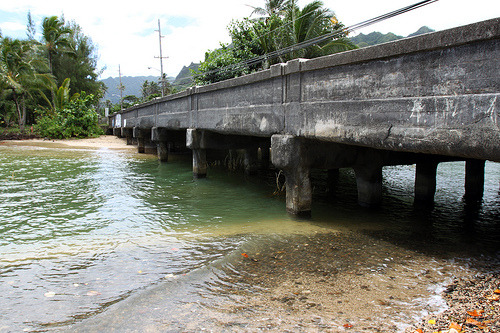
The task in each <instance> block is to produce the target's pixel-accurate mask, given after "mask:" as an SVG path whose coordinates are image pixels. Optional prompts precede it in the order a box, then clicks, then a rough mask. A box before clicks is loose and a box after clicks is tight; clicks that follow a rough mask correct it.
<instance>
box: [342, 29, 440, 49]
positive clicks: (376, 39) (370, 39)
mask: <svg viewBox="0 0 500 333" xmlns="http://www.w3.org/2000/svg"><path fill="white" fill-rule="evenodd" d="M433 31H435V30H433V29H431V28H429V27H427V26H423V27H421V28H420V29H418V30H417V31H415V32H414V33H412V34H409V35H408V36H406V37H404V36H400V35H396V34H394V33H392V32H388V33H386V34H383V33H381V32H378V31H374V32H371V33H369V34H367V35H365V34H363V33H360V34H359V35H357V36H355V37H351V38H350V39H351V41H352V42H353V43H354V44H356V45H357V46H359V47H366V46H372V45H377V44H382V43H387V42H392V41H395V40H398V39H403V38H407V37H414V36H418V35H422V34H426V33H429V32H433Z"/></svg>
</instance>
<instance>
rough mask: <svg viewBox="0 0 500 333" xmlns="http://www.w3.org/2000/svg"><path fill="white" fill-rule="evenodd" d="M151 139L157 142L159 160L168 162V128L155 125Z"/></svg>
mask: <svg viewBox="0 0 500 333" xmlns="http://www.w3.org/2000/svg"><path fill="white" fill-rule="evenodd" d="M151 141H153V142H156V153H157V154H158V161H160V162H168V131H167V129H166V128H158V127H153V128H152V129H151Z"/></svg>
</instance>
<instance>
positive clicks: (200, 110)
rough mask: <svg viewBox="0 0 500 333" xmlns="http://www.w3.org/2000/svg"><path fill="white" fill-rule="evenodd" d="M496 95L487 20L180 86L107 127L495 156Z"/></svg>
mask: <svg viewBox="0 0 500 333" xmlns="http://www.w3.org/2000/svg"><path fill="white" fill-rule="evenodd" d="M499 96H500V19H493V20H489V21H485V22H480V23H476V24H472V25H469V26H464V27H459V28H454V29H450V30H446V31H440V32H436V33H431V34H426V35H422V36H417V37H414V38H409V39H404V40H400V41H396V42H391V43H387V44H383V45H377V46H373V47H368V48H363V49H359V50H353V51H349V52H344V53H340V54H336V55H331V56H327V57H323V58H317V59H312V60H300V59H297V60H293V61H290V62H288V63H287V64H279V65H275V66H272V67H271V69H269V70H266V71H262V72H259V73H255V74H251V75H247V76H244V77H240V78H235V79H232V80H227V81H223V82H219V83H216V84H211V85H207V86H203V87H193V88H189V89H187V90H186V91H184V92H182V93H179V94H176V95H172V96H167V97H165V98H163V99H158V100H155V101H152V102H149V103H146V104H143V105H139V106H137V107H133V108H131V109H128V110H125V111H123V112H121V122H120V124H118V125H117V127H127V128H131V127H141V128H151V127H157V128H167V129H188V128H195V129H200V130H208V131H214V132H219V133H223V134H233V135H250V136H261V137H271V136H272V135H274V134H286V135H292V136H297V137H303V138H308V139H315V140H320V141H327V142H335V143H342V144H349V145H357V146H364V147H371V148H377V149H383V150H392V151H401V152H416V153H426V154H439V155H448V156H458V157H463V158H476V159H486V160H492V161H500V144H498V143H499V142H500V128H499V118H500V105H499V104H500V99H499ZM115 119H117V118H115Z"/></svg>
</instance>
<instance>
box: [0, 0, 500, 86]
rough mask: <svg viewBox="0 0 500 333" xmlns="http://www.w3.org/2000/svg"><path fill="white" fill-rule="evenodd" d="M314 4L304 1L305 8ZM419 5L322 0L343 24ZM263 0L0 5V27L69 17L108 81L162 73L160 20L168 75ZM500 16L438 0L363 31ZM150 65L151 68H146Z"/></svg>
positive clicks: (493, 5) (398, 0) (482, 3)
mask: <svg viewBox="0 0 500 333" xmlns="http://www.w3.org/2000/svg"><path fill="white" fill-rule="evenodd" d="M308 2H309V1H308V0H299V5H300V6H303V5H305V4H307V3H308ZM415 2H418V1H417V0H383V1H373V0H351V1H345V0H323V3H324V4H325V6H326V7H328V8H330V9H332V10H333V11H334V12H335V13H336V15H337V17H338V19H339V20H340V21H341V22H342V23H344V24H345V25H347V26H349V25H353V24H356V23H359V22H361V21H364V20H367V19H370V18H373V17H375V16H378V15H381V14H385V13H387V12H390V11H393V10H396V9H399V8H401V7H404V6H408V5H411V4H413V3H415ZM263 5H264V0H216V1H207V0H182V1H173V0H142V1H134V2H128V3H117V2H115V1H108V0H100V1H98V0H87V1H85V2H74V1H68V0H64V1H63V0H44V1H40V0H14V1H8V2H7V1H3V3H2V5H1V6H0V29H1V30H2V33H3V35H4V36H10V37H13V38H25V37H26V23H27V19H26V17H27V13H28V11H31V14H32V17H33V20H34V21H35V23H36V24H37V30H38V32H40V24H41V21H42V19H43V17H46V16H51V15H58V16H60V15H61V14H64V17H65V19H66V20H74V21H75V22H76V23H78V24H79V25H80V26H81V27H82V29H83V32H84V33H85V34H86V35H87V36H89V37H91V38H92V40H93V42H94V43H95V44H97V46H98V49H99V54H100V59H99V66H100V68H104V67H105V68H106V70H105V71H104V73H103V75H102V76H101V77H102V78H107V77H109V76H113V77H116V76H118V65H120V67H121V72H122V75H127V76H136V75H159V71H158V69H159V68H160V60H159V59H157V58H155V56H156V57H157V56H159V43H158V32H157V31H155V30H157V29H158V20H160V22H161V30H162V35H163V36H164V38H162V51H163V56H164V57H167V56H168V59H163V67H164V72H165V73H167V75H170V76H175V75H177V73H178V72H179V71H180V70H181V69H182V66H184V65H186V66H187V65H189V64H190V63H191V62H199V61H201V60H203V57H204V54H205V51H207V50H208V49H214V48H217V47H218V45H219V42H228V41H229V36H228V34H227V30H226V27H227V25H228V24H229V22H230V21H231V19H242V18H243V17H245V16H249V15H250V13H251V12H252V8H251V7H249V6H254V7H255V6H256V7H259V6H263ZM495 17H500V1H496V0H475V1H473V2H471V1H466V0H439V1H437V2H435V3H432V4H430V5H428V6H425V7H423V8H420V9H417V10H415V11H413V12H410V13H406V14H403V15H401V16H399V17H396V18H393V19H390V20H388V21H386V22H382V23H378V24H376V25H373V26H371V27H369V28H367V29H365V30H363V31H358V32H357V33H359V32H363V33H369V32H371V31H380V32H383V33H386V32H389V31H391V32H394V33H396V34H399V35H403V36H406V35H408V34H410V33H412V32H414V31H416V30H417V29H418V28H420V27H421V26H423V25H427V26H429V27H430V28H432V29H435V30H444V29H448V28H452V27H456V26H460V25H465V24H469V23H473V22H478V21H482V20H486V19H489V18H495ZM148 67H152V69H148Z"/></svg>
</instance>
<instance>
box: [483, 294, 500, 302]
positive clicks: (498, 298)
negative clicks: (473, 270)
mask: <svg viewBox="0 0 500 333" xmlns="http://www.w3.org/2000/svg"><path fill="white" fill-rule="evenodd" d="M486 299H487V300H488V301H500V295H491V296H486Z"/></svg>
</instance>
